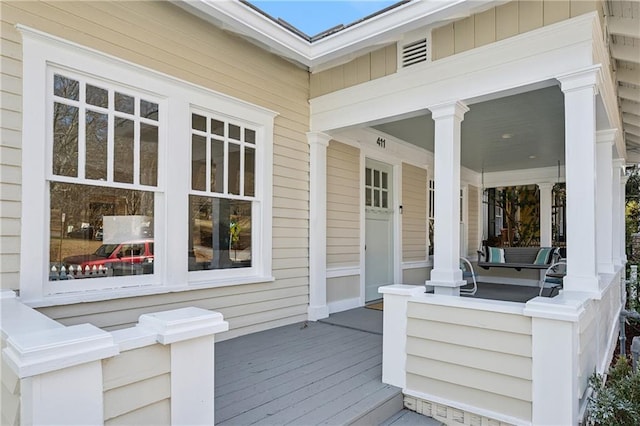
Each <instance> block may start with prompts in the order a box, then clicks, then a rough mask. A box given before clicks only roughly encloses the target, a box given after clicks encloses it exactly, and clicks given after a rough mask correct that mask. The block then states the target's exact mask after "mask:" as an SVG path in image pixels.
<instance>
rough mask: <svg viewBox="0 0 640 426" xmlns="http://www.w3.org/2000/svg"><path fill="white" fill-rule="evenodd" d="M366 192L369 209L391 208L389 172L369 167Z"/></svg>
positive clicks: (366, 203)
mask: <svg viewBox="0 0 640 426" xmlns="http://www.w3.org/2000/svg"><path fill="white" fill-rule="evenodd" d="M364 190H365V205H366V206H367V207H376V208H381V209H388V208H389V174H388V173H387V172H384V171H382V170H377V169H374V168H370V167H367V168H366V169H365V189H364Z"/></svg>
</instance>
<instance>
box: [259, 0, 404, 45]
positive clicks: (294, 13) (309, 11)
mask: <svg viewBox="0 0 640 426" xmlns="http://www.w3.org/2000/svg"><path fill="white" fill-rule="evenodd" d="M250 2H251V3H252V4H253V5H255V6H257V7H258V8H260V9H262V10H263V11H264V12H266V13H268V14H269V15H271V16H273V17H274V18H282V19H284V20H285V21H287V22H288V23H290V24H291V25H293V26H294V27H296V28H298V29H299V30H300V31H302V32H303V33H305V34H307V35H310V36H313V35H316V34H318V33H321V32H323V31H325V30H328V29H329V28H332V27H335V26H336V25H340V24H344V25H347V24H350V23H352V22H354V21H357V20H358V19H361V18H364V17H365V16H368V15H370V14H372V13H375V12H377V11H379V10H382V9H384V8H385V7H387V6H390V5H392V4H394V3H397V2H398V0H391V1H389V0H320V1H319V0H284V1H282V0H250Z"/></svg>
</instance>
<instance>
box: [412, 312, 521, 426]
mask: <svg viewBox="0 0 640 426" xmlns="http://www.w3.org/2000/svg"><path fill="white" fill-rule="evenodd" d="M531 345H532V341H531V319H530V318H529V317H525V316H521V315H516V314H512V313H503V312H495V311H490V310H477V309H463V308H456V307H449V306H440V305H432V304H424V303H417V302H409V304H408V323H407V389H408V390H411V391H415V392H421V393H424V394H427V395H433V396H434V397H438V398H442V399H445V400H450V401H459V402H461V403H464V404H465V405H468V406H473V407H476V408H478V409H482V410H488V411H495V412H502V413H505V414H507V415H509V416H512V417H514V418H518V419H522V420H523V421H524V422H530V421H531V407H532V399H533V394H532V392H533V391H532V359H531V356H532V355H531V351H532V349H531Z"/></svg>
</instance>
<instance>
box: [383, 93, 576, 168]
mask: <svg viewBox="0 0 640 426" xmlns="http://www.w3.org/2000/svg"><path fill="white" fill-rule="evenodd" d="M373 128H374V129H376V130H378V131H381V132H384V133H386V134H388V135H390V136H393V137H395V138H398V139H401V140H403V141H405V142H408V143H411V144H414V145H416V146H419V147H421V148H424V149H427V150H428V151H431V152H433V145H434V142H433V136H434V123H433V120H432V119H431V115H430V114H427V115H422V116H417V117H412V118H407V119H402V120H398V121H393V122H388V123H384V124H378V125H375V126H373ZM461 158H462V160H461V161H462V165H463V166H464V167H467V168H469V169H471V170H474V171H476V172H481V171H482V170H484V171H485V172H489V173H490V172H501V171H507V170H520V169H535V168H541V167H555V166H557V165H558V161H559V162H560V164H564V97H563V94H562V91H561V90H560V88H559V87H558V86H552V87H547V88H544V89H538V90H534V91H530V92H526V93H522V94H518V95H512V96H507V97H503V98H499V99H494V100H490V101H485V102H480V103H476V104H472V105H470V106H469V112H467V113H466V114H465V116H464V121H463V122H462V141H461Z"/></svg>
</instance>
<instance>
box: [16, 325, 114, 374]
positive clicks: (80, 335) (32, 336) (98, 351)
mask: <svg viewBox="0 0 640 426" xmlns="http://www.w3.org/2000/svg"><path fill="white" fill-rule="evenodd" d="M117 353H118V347H117V346H116V345H115V343H114V342H113V338H112V337H111V335H110V334H109V333H108V332H106V331H104V330H100V329H99V328H98V327H96V326H94V325H91V324H80V325H73V326H69V327H61V328H55V329H45V330H38V331H33V332H31V333H13V334H11V335H9V338H8V339H7V347H6V348H5V350H4V355H5V359H6V361H7V364H8V365H9V367H11V369H12V370H13V371H14V372H15V373H16V375H17V376H18V377H20V378H21V379H22V378H25V377H30V376H36V375H39V374H43V373H48V372H51V371H56V370H60V369H62V368H68V367H73V366H76V365H79V364H84V363H88V362H91V361H97V360H101V359H103V358H108V357H111V356H114V355H116V354H117Z"/></svg>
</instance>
